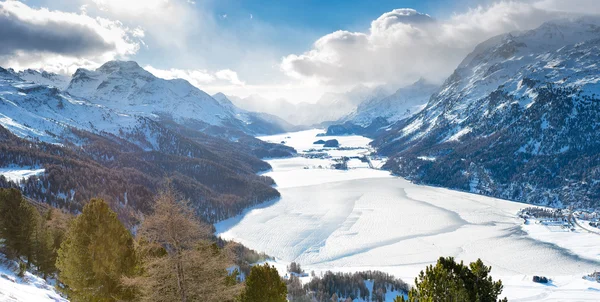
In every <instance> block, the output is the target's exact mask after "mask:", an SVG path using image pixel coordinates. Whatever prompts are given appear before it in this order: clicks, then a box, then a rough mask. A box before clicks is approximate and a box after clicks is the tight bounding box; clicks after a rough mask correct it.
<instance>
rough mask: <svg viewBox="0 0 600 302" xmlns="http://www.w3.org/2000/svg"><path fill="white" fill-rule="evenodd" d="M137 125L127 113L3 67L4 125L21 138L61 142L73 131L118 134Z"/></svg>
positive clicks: (0, 106)
mask: <svg viewBox="0 0 600 302" xmlns="http://www.w3.org/2000/svg"><path fill="white" fill-rule="evenodd" d="M136 123H137V121H136V118H135V117H134V116H131V115H128V114H123V113H120V112H117V111H115V110H112V109H110V108H107V107H104V106H102V105H97V104H92V103H89V102H87V101H84V100H81V99H77V98H74V97H73V96H71V95H69V94H68V93H64V92H62V91H61V90H59V89H58V88H56V87H52V86H47V85H43V84H36V83H33V82H31V81H28V80H24V79H22V78H21V77H20V74H17V73H15V72H14V71H12V70H7V69H3V68H0V125H2V126H4V127H5V128H7V129H8V130H10V131H11V132H12V133H14V134H16V135H17V136H19V137H22V138H26V139H29V140H40V141H45V142H50V143H58V142H61V141H62V140H64V139H65V136H68V135H70V130H69V129H70V128H76V129H81V130H85V131H90V132H95V133H99V132H108V133H118V132H119V131H120V130H125V129H126V128H131V127H132V126H134V125H135V124H136Z"/></svg>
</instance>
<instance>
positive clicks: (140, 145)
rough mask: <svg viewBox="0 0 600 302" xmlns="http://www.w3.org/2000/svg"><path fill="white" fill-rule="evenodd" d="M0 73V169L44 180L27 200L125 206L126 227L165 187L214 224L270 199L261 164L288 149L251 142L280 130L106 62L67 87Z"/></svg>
mask: <svg viewBox="0 0 600 302" xmlns="http://www.w3.org/2000/svg"><path fill="white" fill-rule="evenodd" d="M67 80H68V79H67V78H65V77H62V76H58V75H54V74H50V73H45V72H37V71H32V70H26V71H23V72H15V71H13V70H10V69H0V126H1V127H0V132H1V133H2V134H1V135H0V140H1V141H2V144H1V145H0V148H1V151H2V152H0V165H1V166H3V167H17V168H18V167H38V168H43V169H45V173H43V174H42V175H40V176H38V177H32V178H30V179H27V180H25V181H24V182H22V183H20V184H16V183H12V182H9V181H8V180H7V179H5V178H4V177H2V176H0V186H2V187H7V186H8V187H10V186H19V187H20V188H21V189H22V190H23V191H24V192H25V193H26V194H27V195H28V196H30V197H32V198H36V199H38V200H43V201H46V202H47V203H50V204H53V205H55V206H58V207H61V208H67V209H70V210H71V211H79V210H81V208H82V206H83V204H84V203H85V202H86V201H87V200H89V199H90V198H92V197H96V196H102V197H105V198H106V199H107V200H109V201H111V202H113V203H114V204H119V205H121V206H120V207H117V208H120V209H122V210H123V213H122V214H123V215H125V216H127V217H128V218H127V219H126V220H135V217H136V215H137V214H136V213H143V212H146V211H149V210H150V208H151V204H152V202H151V198H152V197H151V196H153V194H155V193H156V191H157V190H159V189H160V188H161V187H162V186H164V185H167V184H170V185H172V186H173V187H175V189H176V190H178V191H179V192H181V193H182V194H183V195H184V196H185V197H186V198H188V199H190V201H191V202H192V204H193V205H194V207H195V208H196V209H197V211H198V213H199V214H200V216H201V217H203V218H204V219H206V220H207V221H216V220H220V219H224V218H226V217H230V216H232V215H236V214H238V213H239V212H240V211H241V210H243V209H244V208H246V207H248V206H251V205H253V204H257V203H260V202H262V201H265V200H269V199H272V198H276V197H277V196H279V193H278V192H277V191H276V190H275V189H274V188H272V187H271V185H272V184H273V181H272V180H271V179H270V178H268V177H263V176H258V175H256V173H257V172H260V171H264V170H268V169H269V168H270V166H269V164H267V163H266V162H263V161H261V160H260V158H263V157H279V156H290V155H292V154H294V152H295V151H294V150H293V149H292V148H289V147H285V146H282V145H276V144H269V143H265V142H263V141H261V140H259V139H256V138H255V137H254V135H257V134H270V133H277V132H281V131H283V129H282V128H281V127H280V126H278V125H276V124H275V123H272V122H271V121H268V120H265V119H262V118H261V116H262V114H254V113H250V112H246V111H244V110H241V109H239V108H236V107H233V106H231V105H230V104H224V103H222V102H220V101H217V100H215V99H214V98H212V97H211V96H209V95H208V94H206V93H204V92H203V91H202V90H200V89H198V88H196V87H194V86H192V85H190V84H189V83H188V82H186V81H184V80H163V79H159V78H156V77H154V76H153V75H152V74H150V73H148V72H147V71H145V70H144V69H142V68H141V67H139V66H138V64H137V63H135V62H121V61H111V62H107V63H106V64H104V65H102V66H101V67H100V68H98V69H96V70H94V71H91V70H86V69H79V70H77V72H75V74H74V75H73V77H71V79H70V80H68V84H67Z"/></svg>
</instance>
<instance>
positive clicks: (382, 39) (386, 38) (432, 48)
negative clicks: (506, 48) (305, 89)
mask: <svg viewBox="0 0 600 302" xmlns="http://www.w3.org/2000/svg"><path fill="white" fill-rule="evenodd" d="M565 3H566V1H559V0H538V1H528V2H519V1H500V2H496V3H494V4H491V5H489V6H486V7H483V6H479V7H476V8H472V9H469V10H468V11H466V12H463V13H459V14H454V15H453V16H451V17H450V18H447V19H445V20H435V19H433V18H432V17H430V16H429V15H426V14H422V13H419V12H417V11H415V10H412V9H396V10H393V11H391V12H388V13H385V14H383V15H381V16H380V17H379V18H378V19H376V20H374V21H373V22H372V23H371V26H370V28H369V30H368V31H367V32H349V31H336V32H333V33H331V34H328V35H325V36H323V37H321V38H320V39H318V40H317V41H316V42H315V43H314V45H313V48H312V49H311V50H309V51H307V52H305V53H302V54H291V55H288V56H286V57H284V58H283V60H282V62H281V68H282V70H283V71H284V72H285V73H286V74H287V75H289V76H292V77H294V78H298V79H306V78H312V79H318V80H319V81H320V82H322V83H329V84H336V85H339V84H359V83H363V84H376V83H381V84H383V83H391V84H396V85H401V84H407V83H410V82H412V81H414V80H415V79H417V78H419V77H426V78H429V79H430V80H435V81H442V80H443V79H444V78H445V77H447V76H448V75H449V74H450V73H451V72H452V71H453V70H454V68H456V66H457V65H458V64H459V63H460V61H461V60H462V59H463V58H464V57H465V56H466V55H467V54H468V53H469V52H470V51H471V50H472V49H473V48H474V47H475V46H476V45H477V44H478V43H480V42H482V41H484V40H486V39H488V38H490V37H492V36H495V35H498V34H502V33H506V32H509V31H514V30H526V29H531V28H534V27H537V26H539V25H540V24H542V23H543V22H545V21H547V20H550V19H555V18H559V17H562V16H567V15H570V14H571V13H581V12H582V10H581V8H578V7H580V6H581V5H586V8H587V12H589V13H600V1H596V0H591V1H590V0H573V1H569V2H568V3H569V4H568V5H566V4H565ZM570 7H573V8H578V9H570Z"/></svg>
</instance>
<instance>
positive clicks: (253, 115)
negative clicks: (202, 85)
mask: <svg viewBox="0 0 600 302" xmlns="http://www.w3.org/2000/svg"><path fill="white" fill-rule="evenodd" d="M212 97H213V98H214V99H215V100H217V102H219V103H220V104H221V106H223V107H225V108H227V109H228V110H230V111H231V112H233V113H234V114H235V117H236V118H237V119H239V120H241V121H243V122H245V123H246V125H248V127H249V128H250V129H252V130H253V131H254V132H255V133H257V134H260V133H262V134H275V133H283V132H290V131H296V130H299V129H301V128H302V127H301V126H295V125H292V124H291V123H289V122H287V121H286V120H284V119H282V118H280V117H278V116H275V115H272V114H269V113H265V112H253V111H250V110H244V109H241V108H239V107H237V106H236V105H234V103H233V102H232V101H231V99H230V97H228V96H226V95H225V94H223V93H221V92H219V93H217V94H214V95H213V96H212ZM233 98H235V97H233Z"/></svg>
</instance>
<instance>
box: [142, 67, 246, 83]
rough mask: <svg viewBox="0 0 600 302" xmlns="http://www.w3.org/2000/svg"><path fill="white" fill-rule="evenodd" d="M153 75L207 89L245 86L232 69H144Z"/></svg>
mask: <svg viewBox="0 0 600 302" xmlns="http://www.w3.org/2000/svg"><path fill="white" fill-rule="evenodd" d="M144 69H146V70H147V71H149V72H150V73H152V74H153V75H155V76H157V77H159V78H163V79H168V80H170V79H184V80H186V81H188V82H190V83H191V84H192V85H194V86H196V87H198V88H200V89H205V88H206V87H209V86H215V85H216V86H222V85H235V86H244V85H245V83H244V82H243V81H241V80H240V79H239V77H238V74H237V73H236V72H235V71H233V70H230V69H223V70H219V71H216V72H210V71H208V70H204V69H177V68H171V69H159V68H154V67H152V66H150V65H147V66H145V67H144Z"/></svg>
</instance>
